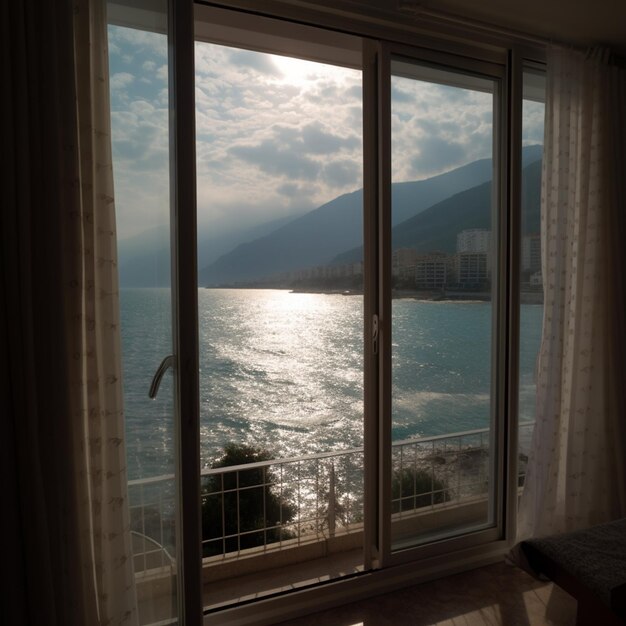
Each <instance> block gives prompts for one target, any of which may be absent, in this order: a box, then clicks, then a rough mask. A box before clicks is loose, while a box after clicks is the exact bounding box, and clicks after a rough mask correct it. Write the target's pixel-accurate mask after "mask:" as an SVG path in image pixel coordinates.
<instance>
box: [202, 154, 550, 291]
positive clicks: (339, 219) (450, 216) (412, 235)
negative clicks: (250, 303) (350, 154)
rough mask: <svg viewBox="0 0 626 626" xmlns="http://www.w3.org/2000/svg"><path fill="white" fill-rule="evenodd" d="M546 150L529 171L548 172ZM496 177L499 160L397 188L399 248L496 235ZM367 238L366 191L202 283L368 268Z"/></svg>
mask: <svg viewBox="0 0 626 626" xmlns="http://www.w3.org/2000/svg"><path fill="white" fill-rule="evenodd" d="M541 150H542V148H541V146H529V147H527V148H524V151H523V165H524V166H526V167H528V165H529V164H533V163H534V164H536V165H535V169H536V170H537V171H538V172H540V169H541V168H540V163H541V161H540V158H541ZM529 171H530V170H529ZM533 172H534V170H533ZM491 176H492V164H491V160H490V159H481V160H479V161H474V162H472V163H469V164H467V165H464V166H462V167H460V168H457V169H454V170H451V171H449V172H446V173H444V174H440V175H438V176H435V177H433V178H429V179H426V180H421V181H414V182H404V183H394V184H393V185H392V207H393V209H392V226H393V231H392V232H393V245H394V247H417V248H418V249H420V250H421V251H430V250H441V251H448V252H453V251H454V248H455V245H456V233H457V232H459V231H460V230H463V229H464V228H486V227H488V226H489V222H490V216H489V207H490V206H491V182H490V179H491ZM538 180H540V179H537V178H536V177H534V178H533V181H532V182H531V181H527V186H528V187H529V189H530V195H532V196H533V197H537V198H538V193H539V191H538V190H539V183H538ZM527 195H528V194H527ZM529 205H533V202H529ZM537 206H538V200H537ZM422 214H424V216H423V217H422V218H421V219H420V215H422ZM537 215H538V214H537ZM536 226H537V227H536V228H535V225H534V224H533V225H532V227H531V226H529V229H530V230H532V231H533V232H534V231H535V230H538V223H537V225H536ZM530 230H528V229H527V231H528V232H530ZM362 237H363V190H362V189H360V190H358V191H355V192H353V193H350V194H344V195H342V196H339V197H338V198H335V199H334V200H332V201H330V202H328V203H326V204H324V205H322V206H321V207H319V208H317V209H314V210H313V211H310V212H309V213H306V214H305V215H303V216H301V217H299V218H297V219H294V220H293V221H291V222H289V223H288V224H286V225H284V226H282V227H281V228H278V229H276V230H275V231H273V232H271V233H269V234H267V235H265V236H264V237H260V238H258V239H255V240H253V241H249V242H246V243H243V244H240V245H239V246H237V247H235V248H234V249H233V250H231V251H230V252H228V253H227V254H224V255H223V256H221V257H220V258H218V259H217V260H216V261H215V262H213V263H211V264H210V265H208V266H207V267H205V268H203V269H202V270H201V271H200V272H199V283H200V285H204V286H215V285H223V284H235V283H238V282H248V281H255V280H257V279H260V278H263V277H266V276H270V275H273V274H278V273H281V272H287V271H292V270H296V269H302V268H306V267H311V266H315V265H327V264H338V263H345V262H350V261H356V260H360V259H361V258H362V248H361V247H360V244H361V241H362Z"/></svg>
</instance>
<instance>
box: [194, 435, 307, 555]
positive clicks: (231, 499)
mask: <svg viewBox="0 0 626 626" xmlns="http://www.w3.org/2000/svg"><path fill="white" fill-rule="evenodd" d="M271 458H272V455H271V454H269V453H268V452H266V451H265V450H260V449H258V448H255V447H253V446H247V445H243V444H235V443H229V444H227V445H226V446H225V447H224V455H223V456H222V457H221V458H220V459H219V460H218V461H216V462H215V463H213V465H212V466H211V467H213V468H219V467H229V466H231V465H244V464H248V463H257V462H259V461H269V460H270V459H271ZM237 474H238V475H239V476H237ZM274 482H275V478H274V476H273V474H272V472H271V471H270V470H269V469H268V468H267V467H260V468H251V469H249V470H240V471H239V472H224V473H223V474H221V475H220V474H218V475H215V476H209V477H208V480H207V481H206V482H205V484H204V486H203V490H202V539H203V540H204V543H203V551H202V554H203V556H213V555H216V554H224V553H226V552H235V551H237V550H239V549H241V550H243V549H245V548H253V547H256V546H262V545H263V544H264V543H274V542H276V541H280V540H282V539H288V538H290V537H292V536H293V533H291V532H289V531H288V530H286V529H284V528H282V527H281V525H282V524H286V523H288V522H289V521H291V520H292V519H293V518H294V516H295V513H296V511H295V507H294V506H293V505H291V504H289V503H288V502H286V501H285V499H284V498H283V497H282V496H281V495H280V494H277V493H275V491H274V490H273V489H272V487H271V485H272V484H273V483H274ZM264 529H266V530H264ZM228 535H235V536H233V537H228ZM237 535H238V536H237ZM225 536H226V537H228V538H227V539H223V537H225Z"/></svg>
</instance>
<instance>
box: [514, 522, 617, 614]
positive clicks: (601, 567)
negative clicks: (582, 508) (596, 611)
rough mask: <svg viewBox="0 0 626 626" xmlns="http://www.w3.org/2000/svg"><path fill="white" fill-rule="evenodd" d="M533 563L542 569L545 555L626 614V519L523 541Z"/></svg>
mask: <svg viewBox="0 0 626 626" xmlns="http://www.w3.org/2000/svg"><path fill="white" fill-rule="evenodd" d="M524 546H530V548H531V550H525V552H526V554H527V555H528V556H529V557H530V558H529V562H530V564H531V567H533V568H535V569H536V570H537V573H546V574H547V573H548V572H545V571H543V572H542V569H543V568H542V563H541V555H544V556H546V557H547V558H548V559H549V560H550V561H552V564H554V565H556V566H557V567H558V568H560V569H561V570H563V572H564V573H565V574H567V575H569V576H571V577H573V578H575V579H576V580H578V581H579V582H580V583H581V584H582V585H584V586H585V587H586V588H587V589H589V590H590V591H591V592H592V593H593V594H595V595H596V596H597V597H598V598H599V599H600V600H601V601H602V602H603V603H604V604H606V605H607V606H608V607H610V608H611V609H612V610H613V611H615V612H616V613H617V614H618V615H620V616H621V617H622V618H624V617H626V519H621V520H617V521H615V522H609V523H608V524H601V525H599V526H594V527H592V528H589V529H586V530H578V531H575V532H571V533H565V534H563V535H555V536H553V537H545V538H543V539H532V540H529V541H525V542H523V543H522V549H525V547H524Z"/></svg>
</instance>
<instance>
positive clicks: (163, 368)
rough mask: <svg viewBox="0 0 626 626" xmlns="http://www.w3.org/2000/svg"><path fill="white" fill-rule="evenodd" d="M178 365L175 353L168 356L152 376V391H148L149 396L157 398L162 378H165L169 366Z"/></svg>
mask: <svg viewBox="0 0 626 626" xmlns="http://www.w3.org/2000/svg"><path fill="white" fill-rule="evenodd" d="M175 365H176V357H175V356H174V355H173V354H170V355H168V356H166V357H165V358H164V359H163V360H162V361H161V365H159V367H158V368H157V371H156V372H155V373H154V376H153V377H152V382H151V383H150V391H148V397H149V398H151V399H152V400H154V399H155V398H156V395H157V393H158V392H159V387H160V385H161V379H162V378H163V374H165V372H167V370H168V368H170V367H175Z"/></svg>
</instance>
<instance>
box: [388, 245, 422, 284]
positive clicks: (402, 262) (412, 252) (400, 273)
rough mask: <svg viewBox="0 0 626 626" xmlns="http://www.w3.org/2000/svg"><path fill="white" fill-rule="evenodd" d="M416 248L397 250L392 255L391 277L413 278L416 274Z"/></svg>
mask: <svg viewBox="0 0 626 626" xmlns="http://www.w3.org/2000/svg"><path fill="white" fill-rule="evenodd" d="M416 259H417V250H416V249H415V248H397V249H396V250H394V251H393V252H392V254H391V275H392V276H395V277H397V278H411V277H412V276H413V274H414V272H415V260H416Z"/></svg>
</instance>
